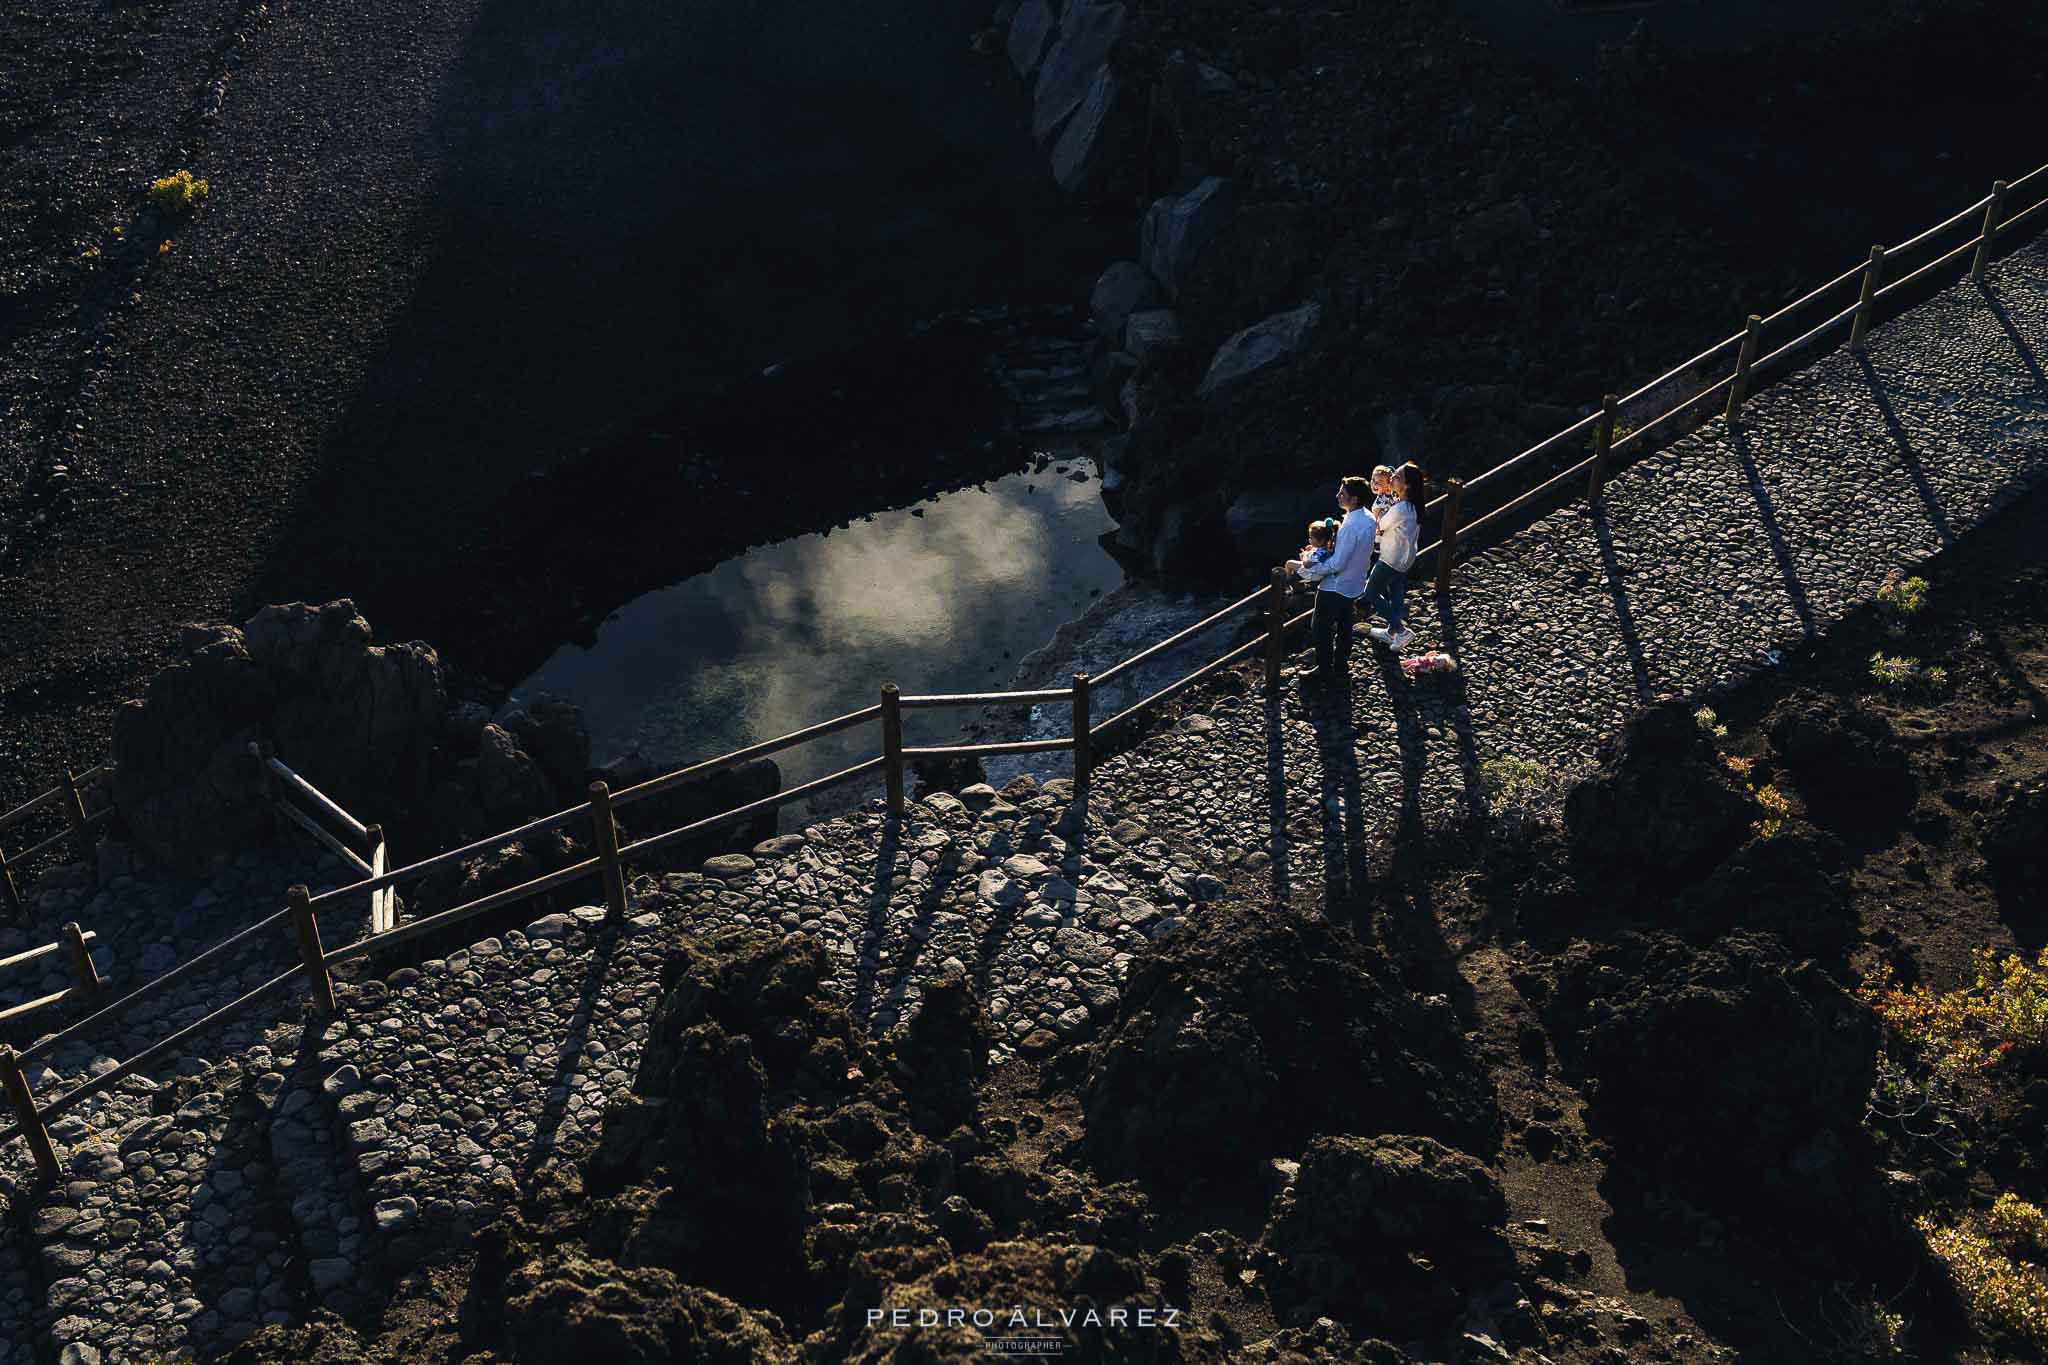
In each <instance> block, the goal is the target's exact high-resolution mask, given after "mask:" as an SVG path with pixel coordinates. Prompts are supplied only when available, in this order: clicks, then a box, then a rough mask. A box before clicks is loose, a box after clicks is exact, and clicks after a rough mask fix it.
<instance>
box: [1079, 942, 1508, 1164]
mask: <svg viewBox="0 0 2048 1365" xmlns="http://www.w3.org/2000/svg"><path fill="white" fill-rule="evenodd" d="M1204 913H1205V915H1206V916H1207V920H1206V922H1205V926H1204V930H1203V932H1202V933H1200V934H1179V935H1175V936H1173V937H1170V938H1168V939H1166V940H1165V941H1164V942H1162V943H1159V944H1157V945H1156V946H1154V947H1153V948H1152V949H1151V950H1149V951H1148V953H1147V954H1146V955H1145V956H1143V957H1142V958H1140V959H1139V961H1138V962H1136V963H1134V964H1133V966H1132V970H1131V973H1130V977H1129V980H1128V981H1127V983H1126V985H1125V988H1124V992H1123V995H1122V997H1121V998H1120V999H1119V1000H1118V1002H1117V1005H1116V1013H1115V1016H1114V1018H1113V1019H1112V1020H1110V1021H1109V1022H1108V1024H1107V1026H1106V1028H1105V1030H1104V1036H1103V1038H1102V1040H1101V1041H1100V1042H1099V1043H1098V1044H1097V1045H1096V1047H1095V1050H1094V1053H1093V1055H1092V1056H1091V1058H1090V1060H1089V1068H1088V1075H1087V1080H1086V1082H1085V1084H1084V1085H1083V1087H1082V1105H1083V1108H1084V1110H1085V1112H1086V1118H1087V1123H1086V1128H1085V1132H1086V1136H1085V1138H1084V1143H1085V1151H1086V1153H1087V1155H1088V1157H1089V1159H1090V1160H1091V1162H1092V1163H1093V1164H1094V1166H1095V1167H1096V1169H1097V1170H1099V1171H1103V1172H1105V1173H1111V1174H1122V1173H1128V1174H1130V1175H1132V1176H1134V1177H1136V1178H1137V1179H1139V1180H1140V1181H1143V1182H1146V1183H1148V1184H1159V1185H1169V1186H1180V1185H1185V1184H1187V1183H1188V1182H1191V1181H1195V1180H1198V1179H1203V1178H1217V1179H1226V1180H1227V1179H1231V1178H1234V1177H1241V1178H1246V1179H1250V1178H1252V1177H1254V1176H1255V1175H1256V1173H1257V1170H1258V1167H1259V1164H1260V1162H1261V1161H1262V1160H1263V1159H1264V1158H1266V1157H1269V1156H1271V1155H1272V1154H1273V1153H1275V1152H1286V1151H1299V1150H1301V1148H1302V1146H1303V1145H1304V1144H1305V1143H1306V1142H1307V1141H1308V1140H1309V1138H1310V1137H1311V1136H1312V1135H1314V1134H1316V1133H1319V1132H1341V1131H1343V1130H1344V1129H1345V1128H1346V1127H1348V1126H1355V1125H1356V1123H1357V1118H1358V1116H1359V1115H1360V1114H1370V1115H1371V1116H1372V1121H1373V1123H1374V1124H1375V1125H1376V1126H1378V1127H1382V1128H1386V1129H1391V1130H1395V1131H1409V1132H1422V1133H1431V1134H1435V1135H1438V1136H1441V1137H1443V1138H1445V1139H1447V1140H1451V1141H1458V1142H1469V1143H1475V1144H1478V1143H1484V1142H1487V1141H1490V1140H1492V1135H1493V1134H1494V1133H1495V1131H1496V1129H1497V1124H1498V1120H1497V1117H1496V1114H1495V1111H1494V1106H1493V1098H1492V1091H1491V1089H1490V1087H1489V1086H1488V1084H1487V1081H1486V1079H1485V1076H1484V1074H1483V1073H1482V1072H1481V1071H1480V1070H1479V1068H1478V1066H1477V1064H1476V1063H1475V1061H1474V1060H1473V1058H1472V1056H1471V1052H1470V1049H1469V1047H1468V1045H1467V1044H1466V1043H1465V1040H1464V1037H1463V1030H1462V1026H1461V1025H1460V1023H1459V1021H1458V1018H1457V1016H1456V1014H1455V1013H1454V1012H1453V1011H1452V1010H1451V1009H1450V1008H1449V1007H1448V1005H1446V1004H1442V1003H1431V1002H1425V1001H1422V1000H1418V999H1417V998H1415V997H1414V996H1413V995H1411V994H1410V993H1409V992H1408V991H1407V990H1406V989H1405V988H1403V987H1402V985H1401V984H1400V982H1399V981H1398V980H1397V979H1396V976H1395V974H1394V972H1393V971H1392V970H1391V968H1390V967H1389V965H1388V964H1387V962H1386V960H1385V959H1384V958H1383V957H1381V956H1380V955H1379V954H1378V953H1377V952H1375V951H1374V950H1372V949H1371V948H1369V947H1366V946H1365V945H1363V944H1361V943H1360V942H1359V941H1358V940H1357V939H1356V938H1354V937H1353V936H1352V935H1351V934H1349V933H1348V932H1346V931H1344V930H1340V929H1338V928H1337V927H1335V926H1334V925H1332V924H1330V923H1329V922H1328V921H1327V920H1324V919H1323V918H1321V917H1320V916H1304V915H1297V914H1294V913H1291V912H1289V911H1286V910H1284V909H1279V908H1275V907H1268V906H1255V907H1252V906H1229V905H1228V904H1227V903H1226V904H1225V905H1222V906H1218V907H1217V908H1215V909H1214V910H1212V911H1205V912H1204Z"/></svg>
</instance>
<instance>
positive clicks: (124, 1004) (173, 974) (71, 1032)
mask: <svg viewBox="0 0 2048 1365" xmlns="http://www.w3.org/2000/svg"><path fill="white" fill-rule="evenodd" d="M290 913H291V912H290V911H288V910H279V911H278V912H276V913H275V914H272V915H267V916H265V917H264V918H262V919H260V920H257V921H256V922H255V923H254V924H249V925H244V926H243V927H242V928H241V929H238V930H237V931H235V932H234V933H232V934H230V935H228V937H226V938H224V939H222V940H221V941H220V942H218V943H216V944H214V945H213V946H212V947H211V948H208V949H207V950H206V951H205V952H203V953H201V954H199V955H198V956H197V957H192V958H187V959H186V960H185V961H183V962H180V963H179V964H178V965H177V966H175V967H173V968H171V969H170V970H169V971H167V972H165V973H164V974H163V975H162V976H159V977H154V978H152V979H151V980H148V981H145V982H143V983H142V984H141V985H140V986H137V987H136V988H135V989H134V990H132V991H130V992H128V994H126V995H124V996H122V997H121V998H120V999H118V1000H114V1001H110V1002H109V1003H107V1004H105V1005H102V1006H101V1007H100V1008H99V1009H96V1010H94V1011H93V1012H92V1013H91V1014H88V1015H86V1016H85V1017H84V1018H83V1019H78V1020H74V1021H73V1022H71V1023H70V1024H67V1025H66V1026H65V1027H63V1028H61V1029H59V1030H58V1031H57V1032H55V1033H53V1034H51V1035H50V1036H49V1037H47V1038H43V1039H39V1040H38V1041H37V1042H36V1043H35V1044H34V1045H32V1046H30V1047H25V1048H23V1049H22V1050H21V1055H22V1056H23V1057H34V1056H37V1055H40V1054H42V1053H46V1052H49V1051H51V1050H52V1049H54V1048H58V1047H61V1046H63V1045H64V1044H65V1043H68V1042H70V1041H71V1040H72V1039H73V1038H75V1037H77V1036H78V1035H79V1034H80V1033H82V1032H84V1031H85V1030H86V1029H89V1028H91V1027H92V1026H93V1025H94V1024H97V1023H100V1022H101V1021H102V1020H106V1019H112V1018H114V1017H115V1016H116V1015H118V1014H121V1013H122V1012H123V1011H125V1010H126V1009H127V1008H128V1007H129V1006H130V1005H133V1004H134V1003H135V1002H136V1001H138V1000H142V999H145V998H147V997H149V996H152V995H155V994H156V993H157V992H158V991H160V990H162V989H164V987H166V986H168V985H170V984H171V983H172V982H174V981H177V980H178V979H179V978H181V977H183V976H185V975H186V974H187V973H189V972H192V971H194V970H196V969H197V968H199V967H201V966H204V965H205V964H206V963H208V962H211V961H212V960H213V959H214V958H216V957H219V956H220V955H221V954H222V953H224V952H226V951H227V950H228V949H230V948H234V947H237V946H239V945H240V944H243V943H246V942H248V940H249V939H251V938H252V937H254V936H255V935H257V934H259V933H261V932H263V931H264V930H266V929H271V928H275V927H276V926H277V925H279V924H281V923H283V922H284V920H285V918H286V916H288V915H289V914H290Z"/></svg>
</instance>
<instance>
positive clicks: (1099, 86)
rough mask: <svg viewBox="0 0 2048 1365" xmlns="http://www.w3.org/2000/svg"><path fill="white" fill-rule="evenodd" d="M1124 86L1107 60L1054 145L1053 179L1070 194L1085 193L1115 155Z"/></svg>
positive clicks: (1098, 69)
mask: <svg viewBox="0 0 2048 1365" xmlns="http://www.w3.org/2000/svg"><path fill="white" fill-rule="evenodd" d="M1122 93H1123V86H1122V84H1121V83H1120V82H1119V81H1118V80H1117V78H1116V72H1114V71H1112V70H1111V69H1110V67H1109V64H1108V63H1107V62H1105V63H1103V64H1102V65H1101V66H1099V67H1097V68H1096V70H1095V77H1094V79H1093V80H1091V81H1089V83H1088V93H1087V94H1086V95H1085V96H1084V97H1083V98H1082V100H1081V103H1080V104H1079V105H1078V106H1076V108H1075V109H1074V113H1073V117H1071V118H1069V119H1068V120H1067V126H1066V127H1065V128H1063V129H1062V130H1061V131H1060V136H1059V141H1057V142H1055V143H1054V144H1053V148H1052V178H1053V180H1054V182H1055V183H1057V184H1058V185H1059V187H1060V188H1061V189H1062V190H1065V191H1066V192H1067V193H1068V194H1074V195H1079V194H1084V193H1086V192H1087V191H1088V190H1089V189H1091V188H1092V187H1093V186H1094V184H1095V182H1096V181H1097V180H1099V179H1100V178H1101V175H1102V171H1103V168H1104V167H1105V166H1106V165H1108V164H1109V163H1110V162H1111V161H1112V160H1113V159H1114V157H1115V152H1116V147H1117V142H1118V138H1117V124H1118V120H1119V118H1120V113H1119V101H1120V97H1121V96H1122Z"/></svg>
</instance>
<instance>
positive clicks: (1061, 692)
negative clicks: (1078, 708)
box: [876, 687, 1074, 753]
mask: <svg viewBox="0 0 2048 1365" xmlns="http://www.w3.org/2000/svg"><path fill="white" fill-rule="evenodd" d="M1073 699H1074V689H1073V688H1071V687H1048V688H1045V689H1044V690H1042V691H1038V692H941V693H932V694H929V695H926V696H922V697H898V698H897V699H896V704H897V705H898V706H900V707H902V708H903V709H904V710H906V711H927V710H932V709H934V708H937V707H941V706H1038V705H1040V704H1042V703H1045V702H1058V701H1072V700H1073ZM876 709H877V710H879V709H880V708H879V707H878V708H876ZM904 752H905V753H909V752H910V751H909V750H908V749H906V750H904Z"/></svg>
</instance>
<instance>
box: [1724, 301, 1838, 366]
mask: <svg viewBox="0 0 2048 1365" xmlns="http://www.w3.org/2000/svg"><path fill="white" fill-rule="evenodd" d="M1862 306H1863V305H1862V304H1861V303H1852V304H1850V305H1849V306H1848V307H1847V308H1844V309H1843V310H1842V311H1841V312H1839V313H1837V314H1835V315H1834V316H1833V317H1831V318H1829V319H1827V320H1826V321H1825V322H1818V323H1815V324H1814V325H1813V326H1811V327H1809V328H1807V329H1806V330H1805V331H1803V332H1801V333H1800V334H1799V335H1798V336H1796V337H1793V338H1792V339H1791V340H1790V341H1788V342H1786V343H1785V344H1784V345H1783V346H1780V347H1778V348H1777V349H1776V350H1774V351H1772V352H1770V353H1769V354H1768V355H1761V356H1758V357H1757V358H1756V359H1755V360H1754V361H1752V362H1750V369H1751V370H1761V369H1762V368H1763V367H1764V366H1766V365H1768V364H1770V363H1771V362H1772V361H1774V360H1777V359H1780V358H1781V357H1784V356H1788V355H1790V354H1792V352H1794V351H1796V350H1798V349H1799V348H1801V347H1802V346H1805V345H1806V344H1807V343H1808V342H1810V341H1812V340H1813V339H1814V338H1815V337H1817V336H1819V335H1820V334H1821V333H1822V332H1825V331H1827V330H1828V329H1829V328H1831V327H1840V326H1841V325H1842V324H1843V323H1845V322H1848V321H1850V320H1851V319H1852V318H1854V317H1855V316H1856V310H1857V309H1859V308H1861V307H1862Z"/></svg>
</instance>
